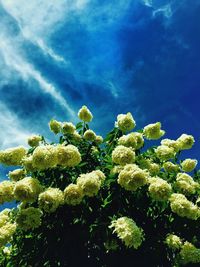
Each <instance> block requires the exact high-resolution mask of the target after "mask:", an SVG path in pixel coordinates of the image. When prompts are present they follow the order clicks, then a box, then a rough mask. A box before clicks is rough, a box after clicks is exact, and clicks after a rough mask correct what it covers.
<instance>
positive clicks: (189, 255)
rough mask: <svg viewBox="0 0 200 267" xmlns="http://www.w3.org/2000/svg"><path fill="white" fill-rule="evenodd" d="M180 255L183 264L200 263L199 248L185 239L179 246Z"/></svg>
mask: <svg viewBox="0 0 200 267" xmlns="http://www.w3.org/2000/svg"><path fill="white" fill-rule="evenodd" d="M180 257H181V261H182V263H183V264H188V263H200V249H199V248H196V247H195V246H194V245H193V244H192V243H190V242H188V241H186V242H184V244H183V246H182V247H181V251H180Z"/></svg>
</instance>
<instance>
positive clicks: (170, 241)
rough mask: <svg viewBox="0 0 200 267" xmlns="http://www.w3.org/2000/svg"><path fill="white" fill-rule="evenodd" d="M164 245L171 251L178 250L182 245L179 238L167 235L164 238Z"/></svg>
mask: <svg viewBox="0 0 200 267" xmlns="http://www.w3.org/2000/svg"><path fill="white" fill-rule="evenodd" d="M165 243H166V244H167V246H168V247H169V248H171V249H172V250H179V249H180V248H181V246H182V245H183V242H182V240H181V238H180V237H179V236H177V235H174V234H168V235H167V236H166V239H165Z"/></svg>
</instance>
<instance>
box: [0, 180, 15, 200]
mask: <svg viewBox="0 0 200 267" xmlns="http://www.w3.org/2000/svg"><path fill="white" fill-rule="evenodd" d="M14 186H15V183H14V182H11V181H3V182H1V183H0V204H3V203H4V202H11V201H13V200H14V194H13V190H14Z"/></svg>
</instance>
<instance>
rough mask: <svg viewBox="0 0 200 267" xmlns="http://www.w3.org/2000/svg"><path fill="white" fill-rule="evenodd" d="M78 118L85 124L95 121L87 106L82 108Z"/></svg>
mask: <svg viewBox="0 0 200 267" xmlns="http://www.w3.org/2000/svg"><path fill="white" fill-rule="evenodd" d="M78 117H79V119H80V120H82V121H84V122H90V121H91V120H92V119H93V116H92V113H91V112H90V110H89V109H88V108H87V106H82V108H81V109H80V110H79V112H78Z"/></svg>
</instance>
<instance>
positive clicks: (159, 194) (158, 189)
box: [149, 177, 172, 201]
mask: <svg viewBox="0 0 200 267" xmlns="http://www.w3.org/2000/svg"><path fill="white" fill-rule="evenodd" d="M149 183H150V186H149V194H150V196H151V197H152V198H153V199H155V200H157V201H165V200H168V199H169V197H170V195H171V193H172V187H171V185H170V184H169V183H168V182H167V181H165V180H163V179H161V178H159V177H155V178H150V179H149Z"/></svg>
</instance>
